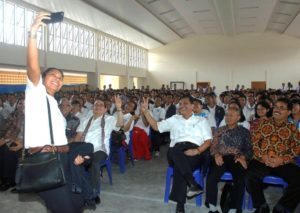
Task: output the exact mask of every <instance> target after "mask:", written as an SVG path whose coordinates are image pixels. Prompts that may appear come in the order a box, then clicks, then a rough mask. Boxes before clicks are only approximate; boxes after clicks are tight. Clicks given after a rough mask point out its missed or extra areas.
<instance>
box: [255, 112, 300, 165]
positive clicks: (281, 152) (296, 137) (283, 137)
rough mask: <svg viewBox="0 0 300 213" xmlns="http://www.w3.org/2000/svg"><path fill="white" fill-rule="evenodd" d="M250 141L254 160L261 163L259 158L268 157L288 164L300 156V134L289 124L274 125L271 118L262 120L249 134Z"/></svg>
mask: <svg viewBox="0 0 300 213" xmlns="http://www.w3.org/2000/svg"><path fill="white" fill-rule="evenodd" d="M251 139H252V143H253V151H254V158H255V159H257V160H259V161H261V162H262V159H261V157H262V156H263V155H268V156H270V157H272V156H279V157H282V158H283V160H284V163H289V162H292V161H293V158H294V157H296V156H297V155H299V154H300V133H299V131H298V130H297V128H296V126H295V125H294V124H291V123H287V122H284V123H282V124H280V125H276V124H275V121H274V119H273V118H270V119H267V120H262V121H261V122H260V123H259V124H258V127H257V128H255V129H254V130H253V131H252V132H251Z"/></svg>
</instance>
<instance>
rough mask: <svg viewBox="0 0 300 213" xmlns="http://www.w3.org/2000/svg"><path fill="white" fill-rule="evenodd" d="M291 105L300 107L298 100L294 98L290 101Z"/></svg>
mask: <svg viewBox="0 0 300 213" xmlns="http://www.w3.org/2000/svg"><path fill="white" fill-rule="evenodd" d="M291 104H292V105H294V104H299V105H300V99H298V98H294V99H292V100H291Z"/></svg>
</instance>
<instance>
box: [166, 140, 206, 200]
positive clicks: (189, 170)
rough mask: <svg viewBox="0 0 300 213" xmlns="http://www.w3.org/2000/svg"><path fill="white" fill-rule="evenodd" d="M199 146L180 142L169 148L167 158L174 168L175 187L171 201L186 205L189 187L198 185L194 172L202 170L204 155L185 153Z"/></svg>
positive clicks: (173, 186)
mask: <svg viewBox="0 0 300 213" xmlns="http://www.w3.org/2000/svg"><path fill="white" fill-rule="evenodd" d="M197 147H198V145H196V144H193V143H190V142H180V143H177V144H176V145H175V146H174V147H171V148H169V150H168V153H167V158H168V162H169V165H170V166H172V167H173V185H172V190H171V194H170V200H173V201H175V202H178V203H181V204H184V203H185V201H186V193H187V186H188V185H190V184H196V182H195V180H194V178H193V171H194V170H196V169H198V168H200V166H201V161H202V157H203V156H202V155H195V156H192V157H190V156H187V155H185V154H184V151H186V150H187V149H195V148H197Z"/></svg>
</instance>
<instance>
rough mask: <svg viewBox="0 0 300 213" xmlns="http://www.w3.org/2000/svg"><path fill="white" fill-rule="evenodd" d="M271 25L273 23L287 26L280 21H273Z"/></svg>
mask: <svg viewBox="0 0 300 213" xmlns="http://www.w3.org/2000/svg"><path fill="white" fill-rule="evenodd" d="M271 23H272V24H284V25H286V23H283V22H279V21H272V22H271Z"/></svg>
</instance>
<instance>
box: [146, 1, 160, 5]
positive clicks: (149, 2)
mask: <svg viewBox="0 0 300 213" xmlns="http://www.w3.org/2000/svg"><path fill="white" fill-rule="evenodd" d="M157 1H159V0H151V1H148V2H147V3H148V4H152V3H154V2H157Z"/></svg>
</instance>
